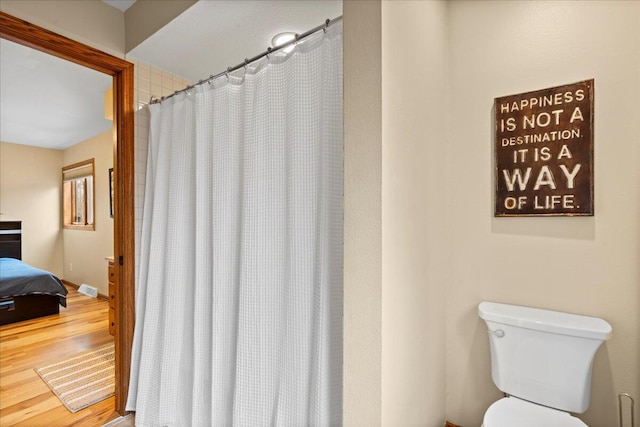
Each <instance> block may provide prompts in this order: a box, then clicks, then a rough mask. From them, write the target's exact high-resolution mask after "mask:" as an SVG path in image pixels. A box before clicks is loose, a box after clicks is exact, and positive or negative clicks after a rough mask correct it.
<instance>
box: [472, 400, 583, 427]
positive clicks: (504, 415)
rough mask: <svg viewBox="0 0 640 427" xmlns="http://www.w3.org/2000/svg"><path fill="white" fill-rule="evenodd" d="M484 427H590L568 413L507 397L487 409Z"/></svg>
mask: <svg viewBox="0 0 640 427" xmlns="http://www.w3.org/2000/svg"><path fill="white" fill-rule="evenodd" d="M482 423H483V424H482V426H483V427H588V426H587V425H586V424H585V423H584V422H582V421H581V420H580V419H578V418H576V417H574V416H571V414H569V413H568V412H564V411H559V410H557V409H553V408H548V407H546V406H541V405H537V404H535V403H531V402H527V401H526V400H522V399H518V398H517V397H505V398H502V399H500V400H498V401H496V402H494V403H493V405H491V406H490V407H489V409H487V411H486V412H485V414H484V419H483V421H482Z"/></svg>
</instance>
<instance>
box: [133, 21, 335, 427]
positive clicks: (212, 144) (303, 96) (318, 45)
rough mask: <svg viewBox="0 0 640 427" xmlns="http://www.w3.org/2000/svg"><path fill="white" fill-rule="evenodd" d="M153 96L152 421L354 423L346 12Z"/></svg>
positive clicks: (148, 204)
mask: <svg viewBox="0 0 640 427" xmlns="http://www.w3.org/2000/svg"><path fill="white" fill-rule="evenodd" d="M203 54H206V53H203ZM150 110H151V124H150V141H149V155H148V161H147V162H148V164H147V180H146V190H145V201H144V214H143V225H142V240H141V257H140V258H141V259H140V272H139V277H138V283H137V289H136V326H135V334H134V345H133V353H132V367H131V385H130V389H129V398H128V402H127V410H133V411H136V425H138V426H272V425H273V426H275V425H278V426H303V425H318V426H324V425H336V424H340V423H341V421H342V195H343V185H342V182H343V181H342V180H343V178H342V176H343V160H342V159H343V137H342V134H343V133H342V22H336V23H335V24H333V25H331V26H330V27H329V28H328V30H327V31H326V33H324V32H323V31H320V32H319V33H317V34H316V35H313V36H311V37H310V38H309V39H307V40H305V41H304V42H303V43H300V44H299V45H298V46H297V47H296V49H295V50H294V51H292V52H290V53H289V54H287V55H286V56H279V55H270V58H263V59H262V60H260V61H258V62H257V63H255V64H251V65H249V66H248V67H247V69H246V71H245V73H244V76H243V77H238V76H229V77H222V78H219V79H216V80H215V81H214V82H213V83H211V84H203V85H200V86H197V87H196V88H194V89H193V90H191V91H190V92H189V93H188V94H180V95H177V96H174V97H173V98H170V99H168V100H165V101H164V102H162V103H161V104H154V105H151V106H150Z"/></svg>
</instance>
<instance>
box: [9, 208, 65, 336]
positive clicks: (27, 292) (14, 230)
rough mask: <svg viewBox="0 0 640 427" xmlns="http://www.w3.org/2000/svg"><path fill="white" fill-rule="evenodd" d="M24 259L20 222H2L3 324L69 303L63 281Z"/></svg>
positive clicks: (41, 314) (49, 311) (52, 312)
mask: <svg viewBox="0 0 640 427" xmlns="http://www.w3.org/2000/svg"><path fill="white" fill-rule="evenodd" d="M21 258H22V227H21V222H20V221H0V325H6V324H9V323H14V322H20V321H22V320H29V319H35V318H37V317H42V316H48V315H51V314H58V313H59V312H60V306H61V305H62V306H63V307H66V306H67V298H66V295H67V289H66V288H65V287H64V285H63V283H62V281H61V280H60V279H59V278H57V277H56V276H55V275H53V274H51V273H49V272H48V271H45V270H41V269H38V268H35V267H32V266H30V265H29V264H26V263H24V262H22V260H21Z"/></svg>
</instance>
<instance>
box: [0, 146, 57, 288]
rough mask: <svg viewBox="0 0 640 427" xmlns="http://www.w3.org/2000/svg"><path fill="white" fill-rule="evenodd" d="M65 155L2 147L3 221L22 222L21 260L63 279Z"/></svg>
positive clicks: (0, 188)
mask: <svg viewBox="0 0 640 427" xmlns="http://www.w3.org/2000/svg"><path fill="white" fill-rule="evenodd" d="M61 167H62V151H60V150H50V149H46V148H37V147H30V146H28V145H19V144H9V143H6V142H2V143H0V220H2V221H8V220H19V221H22V259H23V261H25V262H26V263H28V264H31V265H33V266H34V267H38V268H42V269H44V270H47V271H50V272H52V273H53V274H55V275H57V276H60V277H62V260H63V258H62V231H61V229H60V224H61V222H62V220H61V218H60V215H61V205H60V203H61V200H62V196H61V191H62V181H61Z"/></svg>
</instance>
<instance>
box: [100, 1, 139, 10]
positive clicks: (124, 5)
mask: <svg viewBox="0 0 640 427" xmlns="http://www.w3.org/2000/svg"><path fill="white" fill-rule="evenodd" d="M102 1H103V2H105V3H106V4H108V5H109V6H113V7H115V8H116V9H120V10H121V11H122V12H126V11H127V9H129V8H130V7H131V6H132V5H133V4H134V3H135V2H136V0H102Z"/></svg>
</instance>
